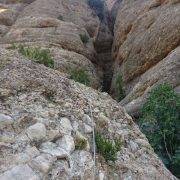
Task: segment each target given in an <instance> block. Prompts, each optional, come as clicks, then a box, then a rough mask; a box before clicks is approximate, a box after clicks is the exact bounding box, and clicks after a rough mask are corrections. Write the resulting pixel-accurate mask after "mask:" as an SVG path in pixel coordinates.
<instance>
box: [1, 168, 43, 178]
mask: <svg viewBox="0 0 180 180" xmlns="http://www.w3.org/2000/svg"><path fill="white" fill-rule="evenodd" d="M0 179H1V180H40V178H39V176H38V175H36V173H35V172H34V171H33V170H32V169H31V168H30V167H29V166H28V165H19V166H15V167H14V168H12V169H11V170H8V171H6V172H5V173H4V174H2V175H1V176H0Z"/></svg>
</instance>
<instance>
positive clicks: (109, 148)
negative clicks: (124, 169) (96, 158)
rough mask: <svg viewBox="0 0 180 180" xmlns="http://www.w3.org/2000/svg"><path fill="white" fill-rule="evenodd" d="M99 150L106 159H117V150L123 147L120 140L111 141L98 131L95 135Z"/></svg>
mask: <svg viewBox="0 0 180 180" xmlns="http://www.w3.org/2000/svg"><path fill="white" fill-rule="evenodd" d="M95 141H96V148H97V152H98V153H99V154H101V155H102V156H103V157H104V159H105V160H106V161H113V162H114V161H116V158H117V152H118V151H119V150H120V149H121V145H122V142H121V141H120V140H115V141H114V142H113V141H110V140H109V139H106V138H105V137H103V136H102V135H101V134H100V133H98V132H96V135H95Z"/></svg>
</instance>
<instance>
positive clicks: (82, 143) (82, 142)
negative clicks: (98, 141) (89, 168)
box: [75, 139, 87, 150]
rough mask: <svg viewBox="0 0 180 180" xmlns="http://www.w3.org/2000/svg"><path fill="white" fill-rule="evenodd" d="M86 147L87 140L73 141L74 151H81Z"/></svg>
mask: <svg viewBox="0 0 180 180" xmlns="http://www.w3.org/2000/svg"><path fill="white" fill-rule="evenodd" d="M86 147H87V140H86V139H77V140H76V141H75V149H76V150H83V149H85V148H86Z"/></svg>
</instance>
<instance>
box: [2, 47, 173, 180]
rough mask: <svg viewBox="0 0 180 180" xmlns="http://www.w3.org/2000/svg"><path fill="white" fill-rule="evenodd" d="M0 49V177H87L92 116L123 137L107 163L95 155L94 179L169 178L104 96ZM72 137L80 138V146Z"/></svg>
mask: <svg viewBox="0 0 180 180" xmlns="http://www.w3.org/2000/svg"><path fill="white" fill-rule="evenodd" d="M0 52H1V53H0V59H1V66H0V67H1V69H0V112H1V113H0V128H1V140H0V141H1V142H0V149H1V153H0V161H1V163H0V172H1V175H0V179H2V180H9V179H11V180H13V179H27V180H28V179H29V180H30V179H63V180H64V179H93V176H94V175H93V167H94V161H93V158H92V157H93V153H92V152H93V148H92V128H93V127H92V126H93V124H94V123H95V127H96V129H98V130H99V132H101V133H102V134H104V136H106V138H109V139H112V140H113V139H115V138H116V139H121V141H122V142H123V145H122V147H121V149H120V150H119V152H118V155H117V160H116V162H115V163H114V165H113V167H112V166H110V165H108V164H107V163H105V161H104V160H103V159H102V157H100V155H99V154H96V162H97V164H96V171H97V172H96V173H97V174H96V176H97V178H98V177H99V178H100V177H104V178H103V179H116V178H117V179H143V180H144V179H151V180H152V179H157V180H161V179H162V180H169V179H173V178H174V177H173V176H172V175H171V174H170V172H169V171H168V170H167V169H166V168H165V167H164V165H163V164H162V162H161V161H160V160H159V159H158V157H157V156H156V155H155V154H154V152H153V150H152V148H151V147H150V145H149V143H148V142H147V139H146V138H145V136H144V135H143V134H142V133H141V132H140V131H139V129H138V127H137V125H135V123H134V122H133V121H132V119H131V117H130V116H128V115H127V114H126V112H125V111H124V109H123V108H122V107H121V106H119V105H118V104H117V102H116V101H114V100H113V99H111V97H110V96H109V95H107V94H106V93H100V92H98V91H95V90H93V89H91V88H90V87H86V86H84V85H80V84H78V83H75V82H74V81H71V80H69V79H67V78H66V77H65V76H64V75H63V74H61V73H60V72H58V71H55V70H53V69H50V68H47V67H45V66H44V65H40V64H37V63H35V62H32V61H30V60H27V59H25V58H24V57H23V56H20V55H19V54H18V53H17V52H15V51H14V50H7V49H4V48H1V50H0ZM90 106H91V107H90ZM93 121H94V123H93ZM77 138H78V139H84V140H86V141H87V143H86V146H85V147H83V148H82V149H80V150H78V149H76V146H77V145H78V144H76V143H77Z"/></svg>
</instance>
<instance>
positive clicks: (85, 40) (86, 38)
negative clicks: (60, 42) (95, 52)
mask: <svg viewBox="0 0 180 180" xmlns="http://www.w3.org/2000/svg"><path fill="white" fill-rule="evenodd" d="M79 36H80V38H81V41H82V42H83V43H84V44H87V43H88V41H89V37H88V36H87V34H80V35H79Z"/></svg>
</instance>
